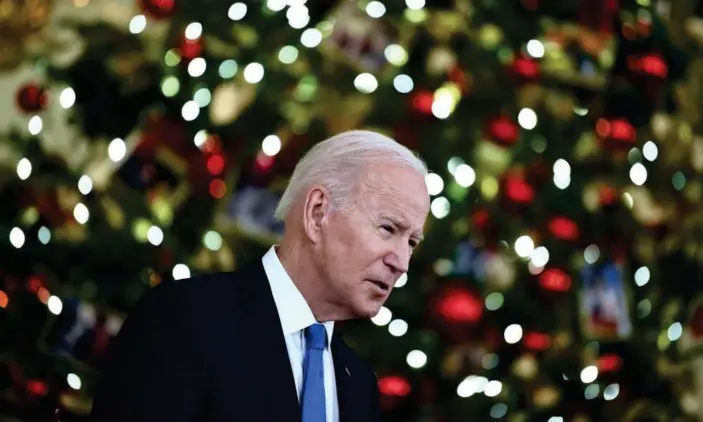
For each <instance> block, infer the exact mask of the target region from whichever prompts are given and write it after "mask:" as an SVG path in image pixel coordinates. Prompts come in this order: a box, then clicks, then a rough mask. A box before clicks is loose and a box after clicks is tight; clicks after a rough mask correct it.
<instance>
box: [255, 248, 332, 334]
mask: <svg viewBox="0 0 703 422" xmlns="http://www.w3.org/2000/svg"><path fill="white" fill-rule="evenodd" d="M261 262H262V264H263V265H264V271H265V272H266V278H268V281H269V284H270V285H271V293H273V300H274V302H275V303H276V308H277V309H278V317H279V319H280V320H281V327H282V328H283V335H286V336H287V335H290V334H294V333H297V332H299V331H301V330H304V329H306V328H307V327H309V326H311V325H312V324H317V323H318V322H317V321H316V320H315V316H314V315H313V313H312V310H311V309H310V305H308V303H307V301H306V300H305V298H304V297H303V294H302V293H300V290H298V287H297V286H296V285H295V283H293V280H292V279H291V278H290V276H289V275H288V273H287V272H286V270H285V268H283V265H282V264H281V261H280V260H279V259H278V254H277V253H276V245H274V246H272V247H271V249H269V250H268V252H266V254H265V255H264V256H263V258H261ZM322 325H324V326H325V329H326V330H327V346H328V347H329V345H330V342H331V341H332V333H333V332H334V321H328V322H324V323H322Z"/></svg>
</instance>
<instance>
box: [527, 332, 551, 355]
mask: <svg viewBox="0 0 703 422" xmlns="http://www.w3.org/2000/svg"><path fill="white" fill-rule="evenodd" d="M523 344H524V345H525V347H526V348H527V349H529V350H533V351H535V352H543V351H545V350H548V349H549V348H550V347H551V345H552V338H551V337H550V336H549V334H545V333H538V332H536V331H531V332H528V333H526V334H525V339H524V341H523Z"/></svg>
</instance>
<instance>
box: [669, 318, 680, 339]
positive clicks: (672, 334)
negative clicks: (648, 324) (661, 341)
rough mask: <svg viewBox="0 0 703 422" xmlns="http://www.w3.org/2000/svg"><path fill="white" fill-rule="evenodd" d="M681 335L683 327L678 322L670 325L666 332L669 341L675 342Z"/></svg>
mask: <svg viewBox="0 0 703 422" xmlns="http://www.w3.org/2000/svg"><path fill="white" fill-rule="evenodd" d="M681 334H683V327H682V326H681V323H680V322H675V323H673V324H671V325H670V326H669V329H668V330H667V332H666V335H667V337H669V341H676V340H678V339H680V338H681Z"/></svg>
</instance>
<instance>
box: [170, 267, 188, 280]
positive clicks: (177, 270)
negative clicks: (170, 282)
mask: <svg viewBox="0 0 703 422" xmlns="http://www.w3.org/2000/svg"><path fill="white" fill-rule="evenodd" d="M171 275H172V276H173V279H174V280H184V279H186V278H190V268H188V266H187V265H185V264H176V265H174V266H173V271H172V272H171Z"/></svg>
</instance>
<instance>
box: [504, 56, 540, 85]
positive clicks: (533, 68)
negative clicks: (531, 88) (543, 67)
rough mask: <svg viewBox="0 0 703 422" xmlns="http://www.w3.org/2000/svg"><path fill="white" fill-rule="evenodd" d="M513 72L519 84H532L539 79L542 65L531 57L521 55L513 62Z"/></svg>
mask: <svg viewBox="0 0 703 422" xmlns="http://www.w3.org/2000/svg"><path fill="white" fill-rule="evenodd" d="M511 71H512V74H513V76H514V77H515V78H516V79H517V80H518V81H519V82H523V83H524V82H532V81H535V80H537V79H539V75H540V65H539V62H537V61H536V60H534V59H532V58H531V57H527V56H523V55H520V56H517V57H516V58H515V60H513V65H512V68H511Z"/></svg>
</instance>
